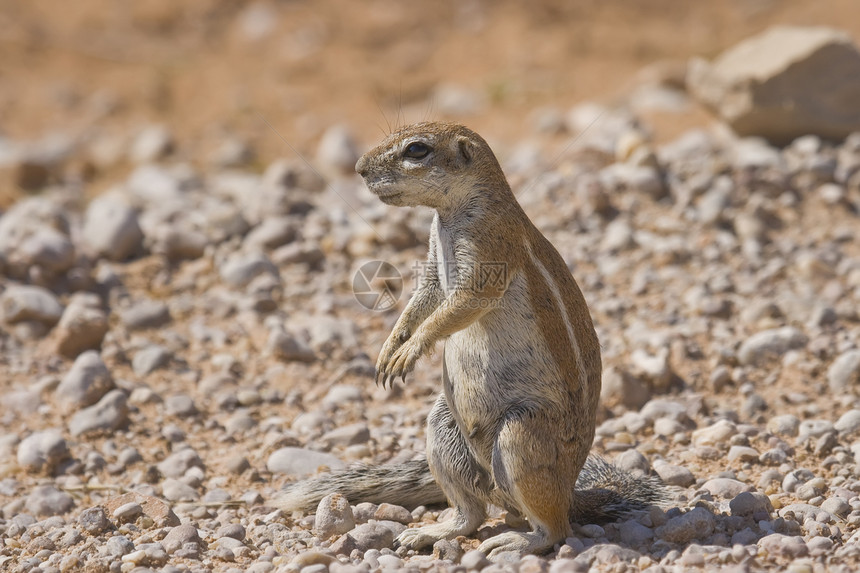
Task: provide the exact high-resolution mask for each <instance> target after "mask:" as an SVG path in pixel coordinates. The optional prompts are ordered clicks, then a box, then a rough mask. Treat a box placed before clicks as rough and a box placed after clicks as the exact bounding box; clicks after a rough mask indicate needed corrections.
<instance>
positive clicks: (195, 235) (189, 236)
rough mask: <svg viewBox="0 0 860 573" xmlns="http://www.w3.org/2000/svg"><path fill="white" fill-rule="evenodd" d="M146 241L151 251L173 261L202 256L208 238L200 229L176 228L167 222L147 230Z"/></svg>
mask: <svg viewBox="0 0 860 573" xmlns="http://www.w3.org/2000/svg"><path fill="white" fill-rule="evenodd" d="M146 241H147V245H149V248H150V250H151V251H152V252H153V253H158V254H160V255H164V256H165V257H167V258H168V259H169V260H171V261H174V262H176V261H183V260H186V259H198V258H200V257H202V256H203V253H205V252H206V246H207V245H208V244H209V238H208V237H207V236H206V235H205V234H203V233H202V232H200V231H195V230H194V229H177V228H175V227H173V226H172V225H168V224H164V225H158V226H156V227H155V228H154V229H152V231H147V233H146Z"/></svg>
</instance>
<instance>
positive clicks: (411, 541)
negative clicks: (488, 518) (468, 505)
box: [396, 511, 484, 549]
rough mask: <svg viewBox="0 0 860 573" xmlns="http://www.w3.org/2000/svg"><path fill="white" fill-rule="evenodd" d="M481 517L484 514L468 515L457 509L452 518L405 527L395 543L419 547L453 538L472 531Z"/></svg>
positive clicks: (479, 522)
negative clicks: (431, 523)
mask: <svg viewBox="0 0 860 573" xmlns="http://www.w3.org/2000/svg"><path fill="white" fill-rule="evenodd" d="M483 519H484V516H483V515H482V514H480V513H477V512H476V513H474V514H473V515H468V514H466V513H464V512H463V511H457V513H455V514H454V517H453V518H452V519H449V520H447V521H443V522H442V523H435V524H433V525H425V526H424V527H416V528H412V529H407V530H406V531H404V532H403V533H401V534H400V535H398V536H397V541H396V544H397V545H399V546H400V547H405V548H406V549H421V548H422V547H427V546H428V545H433V544H434V543H436V542H437V541H439V540H440V539H453V538H455V537H457V536H459V535H469V534H471V533H474V531H475V530H476V529H478V526H479V525H481V522H482V521H483Z"/></svg>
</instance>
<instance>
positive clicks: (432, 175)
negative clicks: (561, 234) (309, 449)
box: [279, 123, 661, 557]
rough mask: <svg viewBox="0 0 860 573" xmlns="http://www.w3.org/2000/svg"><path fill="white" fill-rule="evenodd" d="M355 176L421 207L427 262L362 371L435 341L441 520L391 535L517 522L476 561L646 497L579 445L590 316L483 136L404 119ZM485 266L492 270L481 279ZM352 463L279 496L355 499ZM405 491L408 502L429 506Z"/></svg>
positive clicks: (362, 491)
mask: <svg viewBox="0 0 860 573" xmlns="http://www.w3.org/2000/svg"><path fill="white" fill-rule="evenodd" d="M422 146H424V147H422ZM425 151H426V153H425ZM356 171H357V172H358V173H359V174H360V175H361V176H362V177H363V178H364V180H365V182H366V183H367V186H368V188H369V189H370V190H371V191H372V192H373V193H375V194H377V195H378V196H379V198H380V199H381V200H382V201H384V202H386V203H389V204H391V205H401V206H418V205H422V206H427V207H431V208H433V209H435V211H436V216H435V218H434V220H433V226H432V228H431V232H430V249H429V254H428V270H427V272H426V273H425V274H424V276H423V277H422V281H421V284H420V286H419V288H418V290H417V291H416V292H415V294H414V295H413V297H412V299H411V300H410V301H409V304H408V305H407V306H406V309H405V310H404V312H403V314H402V315H401V316H400V318H399V319H398V321H397V323H396V324H395V326H394V328H393V330H392V332H391V335H390V336H389V337H388V339H387V340H386V342H385V344H384V345H383V347H382V350H381V351H380V354H379V358H378V361H377V379H379V378H380V377H381V379H382V383H383V385H385V384H387V383H390V382H391V381H393V380H394V379H396V378H398V377H405V376H406V375H407V374H408V373H409V372H411V371H412V369H413V368H414V367H415V363H416V361H417V360H418V359H420V358H421V357H422V356H424V355H425V354H427V353H428V352H430V351H431V350H432V349H433V347H434V346H435V344H436V343H437V342H438V341H440V340H443V339H444V340H445V352H444V355H443V372H442V379H443V392H442V394H441V395H440V396H439V398H438V399H437V401H436V404H435V405H434V407H433V409H432V410H431V412H430V414H429V416H428V419H427V460H426V463H427V469H428V470H429V472H430V473H432V476H433V478H434V479H435V481H436V482H437V483H438V485H439V487H440V488H441V490H442V492H443V493H444V495H445V497H446V498H447V500H448V502H449V504H450V505H451V506H452V507H453V508H454V516H453V518H451V519H449V520H448V521H444V522H441V523H437V524H434V525H429V526H425V527H421V528H416V529H407V530H406V531H404V532H403V533H402V534H401V535H400V537H399V538H398V542H399V543H400V544H401V545H402V546H405V547H407V548H420V547H424V546H427V545H432V544H433V543H434V542H436V541H437V540H439V539H445V538H453V537H456V536H458V535H468V534H471V533H473V532H474V531H475V530H476V529H477V528H478V526H479V525H480V524H481V523H482V522H483V520H484V519H485V517H486V508H487V505H488V504H490V503H493V504H496V505H499V506H502V507H505V508H506V509H508V510H509V511H511V512H514V513H516V514H518V515H522V516H525V517H526V518H528V520H529V522H530V524H531V526H532V531H531V532H519V531H511V532H507V533H503V534H501V535H497V536H496V537H492V538H490V539H488V540H486V541H485V542H484V543H482V544H481V546H480V549H481V550H482V551H484V552H485V553H487V554H489V556H490V557H496V556H498V555H499V554H500V553H503V552H506V551H516V552H538V551H545V550H547V549H549V548H551V547H552V546H553V544H554V543H556V542H558V541H560V540H562V539H564V538H565V536H567V535H569V534H570V531H571V527H570V519H572V518H573V519H578V518H587V519H591V518H593V517H595V516H597V517H600V516H604V517H605V516H612V515H616V514H617V513H618V512H620V511H623V510H624V509H629V508H631V507H636V506H641V505H643V504H647V503H649V502H653V501H658V500H659V499H660V497H661V495H660V493H659V488H658V487H657V486H656V484H655V483H654V482H652V481H649V480H648V479H644V480H637V479H634V478H632V477H631V476H628V475H627V474H624V473H623V472H621V471H620V470H618V469H617V468H615V467H614V466H612V465H610V464H607V463H606V462H603V461H602V460H600V459H599V458H596V457H593V456H592V457H589V455H588V452H589V449H590V448H591V443H592V441H593V439H594V429H595V416H596V411H597V400H598V397H599V395H600V376H601V363H600V346H599V343H598V340H597V335H596V333H595V331H594V326H593V324H592V321H591V316H590V314H589V312H588V307H587V305H586V302H585V299H584V297H583V295H582V292H581V291H580V290H579V287H578V286H577V284H576V282H575V281H574V279H573V277H572V276H571V274H570V272H569V270H568V268H567V265H566V264H565V262H564V260H563V259H562V257H561V255H559V254H558V252H557V251H556V250H555V248H554V247H553V246H552V245H551V244H550V242H549V241H548V240H547V239H546V238H545V237H544V236H543V235H542V234H541V233H540V231H538V230H537V228H536V227H535V226H534V225H533V224H532V222H531V221H530V220H529V218H528V217H527V216H526V214H525V212H524V211H523V210H522V208H521V207H520V205H519V204H518V203H517V201H516V198H515V197H514V195H513V193H512V192H511V189H510V187H509V186H508V183H507V181H506V179H505V176H504V174H503V173H502V169H501V167H500V166H499V163H498V161H497V160H496V158H495V156H494V155H493V152H492V151H491V150H490V148H489V146H488V145H487V143H486V142H485V141H484V140H483V139H482V138H481V137H480V136H479V135H478V134H476V133H474V132H473V131H471V130H469V129H467V128H465V127H463V126H460V125H455V124H451V123H420V124H416V125H412V126H408V127H405V128H403V129H401V130H399V131H397V132H395V133H393V134H392V135H390V136H389V137H388V138H387V139H386V140H385V141H383V142H382V144H380V145H379V146H378V147H376V148H375V149H373V150H371V151H369V152H368V153H367V154H365V155H364V156H363V157H362V158H361V159H360V160H359V161H358V163H357V164H356ZM489 267H492V268H493V269H497V270H498V269H503V273H502V274H501V275H500V276H496V275H492V274H489V273H488V272H487V271H488V269H489ZM420 463H421V462H417V461H416V462H414V463H412V465H411V466H409V467H408V468H407V467H404V468H400V467H391V468H386V467H385V466H382V467H379V468H374V469H373V470H372V471H373V473H372V475H373V476H374V477H373V478H371V481H372V482H373V483H374V485H376V481H382V480H386V479H387V480H388V481H389V482H390V484H391V488H392V490H393V491H396V492H404V493H406V492H405V489H408V488H405V487H404V485H405V484H406V483H407V481H406V479H405V478H404V476H409V475H415V474H416V473H420V471H421V468H420V467H418V466H419V464H420ZM413 466H414V467H413ZM581 471H582V472H583V475H582V476H580V472H581ZM364 473H365V472H364V471H360V470H359V471H351V472H349V473H341V474H338V473H335V474H332V475H331V476H327V477H323V478H318V479H317V480H311V481H309V482H302V483H300V484H296V486H295V487H293V488H291V489H290V490H289V491H288V492H287V494H286V495H284V496H282V498H281V500H280V502H279V505H280V506H281V507H284V508H288V509H293V508H308V507H309V506H311V505H312V503H314V502H315V501H317V502H318V501H319V498H318V497H315V496H316V495H317V494H318V493H320V492H322V491H326V490H329V491H339V492H341V493H344V495H347V497H348V498H349V499H350V501H352V502H353V503H357V502H358V501H362V500H363V499H365V498H366V497H367V495H366V494H367V493H368V492H367V491H366V490H367V489H368V488H365V487H355V482H356V481H357V480H356V476H357V475H358V474H361V475H363V474H364ZM385 475H387V476H388V477H387V478H385V477H382V476H385ZM578 478H580V479H579V481H578ZM577 484H579V486H580V489H576V488H577ZM616 484H617V485H618V486H620V487H616ZM380 485H384V482H383V484H380ZM582 487H585V488H591V489H586V490H582V489H581V488H582ZM377 489H378V488H376V487H374V488H373V491H376V490H377ZM431 489H432V488H430V487H429V484H424V485H423V486H422V488H421V491H422V493H421V494H420V495H423V496H425V497H428V498H430V497H432V494H433V491H431ZM380 491H381V490H380ZM383 493H384V492H383ZM406 497H407V498H409V496H408V493H407V495H406ZM419 497H420V496H419V494H418V493H416V496H415V497H413V498H409V499H408V501H409V502H410V503H411V504H418V503H427V502H428V501H429V500H428V501H421V500H420V499H418V498H419ZM402 498H403V496H400V497H398V499H402ZM404 503H405V502H404Z"/></svg>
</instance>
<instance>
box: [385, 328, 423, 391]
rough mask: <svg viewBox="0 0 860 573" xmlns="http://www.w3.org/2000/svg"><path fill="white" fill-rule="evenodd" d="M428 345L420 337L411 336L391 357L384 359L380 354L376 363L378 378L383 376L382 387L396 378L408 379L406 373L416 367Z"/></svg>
mask: <svg viewBox="0 0 860 573" xmlns="http://www.w3.org/2000/svg"><path fill="white" fill-rule="evenodd" d="M425 350H426V347H425V346H424V344H423V343H422V342H421V341H420V339H418V338H415V337H413V338H410V339H409V340H407V341H406V342H404V343H403V344H402V345H400V347H399V348H398V349H397V350H395V351H394V353H393V354H392V355H391V357H390V358H388V359H387V360H383V355H382V354H380V357H379V361H378V362H377V364H376V376H377V380H378V379H379V377H380V376H381V377H382V387H383V388H384V387H385V385H386V384H389V385H391V384H393V383H394V380H395V379H396V378H398V377H399V378H402V379H403V380H404V382H405V381H406V375H407V374H409V373H410V372H412V370H413V369H414V368H415V363H416V362H417V361H418V359H419V358H420V357H421V355H422V354H424V351H425Z"/></svg>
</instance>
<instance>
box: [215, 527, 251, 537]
mask: <svg viewBox="0 0 860 573" xmlns="http://www.w3.org/2000/svg"><path fill="white" fill-rule="evenodd" d="M215 536H216V537H232V538H233V539H238V540H239V541H244V540H245V528H244V527H243V526H242V524H240V523H229V524H227V525H224V526H221V527H220V528H219V529H218V531H217V532H216V534H215Z"/></svg>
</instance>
